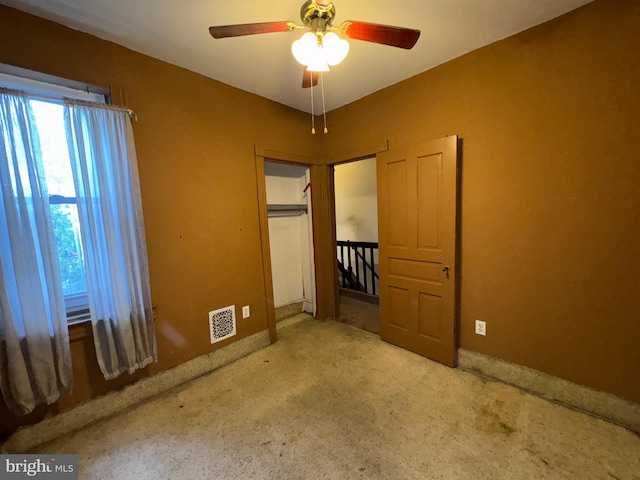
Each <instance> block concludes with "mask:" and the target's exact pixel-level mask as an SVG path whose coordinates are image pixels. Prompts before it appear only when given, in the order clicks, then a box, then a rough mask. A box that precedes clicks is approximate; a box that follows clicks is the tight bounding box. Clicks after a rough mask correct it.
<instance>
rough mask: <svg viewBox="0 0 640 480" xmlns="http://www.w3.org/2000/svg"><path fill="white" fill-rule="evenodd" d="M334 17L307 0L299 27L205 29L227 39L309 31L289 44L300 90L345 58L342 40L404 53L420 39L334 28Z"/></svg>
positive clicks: (386, 29)
mask: <svg viewBox="0 0 640 480" xmlns="http://www.w3.org/2000/svg"><path fill="white" fill-rule="evenodd" d="M335 14H336V9H335V7H334V5H333V3H332V2H330V1H327V0H307V1H306V2H304V4H303V5H302V7H301V9H300V19H301V20H302V25H297V24H295V23H294V22H287V21H285V22H263V23H245V24H240V25H224V26H217V27H209V33H211V36H212V37H213V38H228V37H240V36H244V35H256V34H262V33H276V32H291V31H293V30H297V29H308V30H309V31H308V32H307V33H305V35H303V36H302V38H301V39H300V40H298V41H296V42H294V43H293V45H292V53H293V55H294V57H295V58H296V60H298V62H300V63H302V64H303V65H304V66H305V71H306V72H309V74H305V75H303V80H302V87H303V88H308V87H312V86H315V85H316V84H317V83H318V72H323V71H328V70H329V66H330V65H331V66H333V65H337V64H338V63H340V62H341V61H342V60H343V59H344V57H346V55H347V53H348V51H349V44H348V42H347V41H346V40H344V39H343V38H342V37H345V38H349V39H353V40H363V41H365V42H372V43H378V44H382V45H389V46H391V47H398V48H404V49H407V50H408V49H411V48H413V46H414V45H415V44H416V42H417V41H418V38H419V37H420V30H413V29H410V28H403V27H393V26H389V25H378V24H375V23H366V22H357V21H350V20H349V21H345V22H343V23H342V24H340V26H338V27H334V26H333V19H334V17H335Z"/></svg>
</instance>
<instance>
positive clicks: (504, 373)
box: [458, 349, 640, 433]
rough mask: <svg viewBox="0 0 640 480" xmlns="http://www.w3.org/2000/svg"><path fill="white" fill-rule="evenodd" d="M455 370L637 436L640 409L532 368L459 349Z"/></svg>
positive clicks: (638, 406)
mask: <svg viewBox="0 0 640 480" xmlns="http://www.w3.org/2000/svg"><path fill="white" fill-rule="evenodd" d="M458 367H459V368H460V369H462V370H466V371H469V372H472V373H475V374H479V375H481V376H484V377H488V378H491V379H495V380H498V381H500V382H503V383H507V384H510V385H513V386H515V387H518V388H520V389H522V390H525V391H527V392H530V393H533V394H535V395H538V396H540V397H542V398H545V399H546V400H550V401H552V402H556V403H559V404H561V405H564V406H566V407H569V408H572V409H574V410H579V411H581V412H585V413H588V414H590V415H593V416H596V417H599V418H602V419H603V420H607V421H609V422H611V423H615V424H616V425H620V426H622V427H625V428H628V429H629V430H632V431H634V432H636V433H640V405H638V404H636V403H633V402H630V401H628V400H625V399H623V398H620V397H618V396H616V395H613V394H610V393H605V392H599V391H597V390H592V389H590V388H588V387H584V386H581V385H577V384H575V383H572V382H569V381H567V380H564V379H562V378H558V377H554V376H553V375H548V374H546V373H542V372H539V371H537V370H534V369H532V368H527V367H523V366H521V365H517V364H514V363H510V362H506V361H504V360H500V359H498V358H494V357H490V356H488V355H483V354H481V353H477V352H472V351H469V350H463V349H460V350H459V351H458Z"/></svg>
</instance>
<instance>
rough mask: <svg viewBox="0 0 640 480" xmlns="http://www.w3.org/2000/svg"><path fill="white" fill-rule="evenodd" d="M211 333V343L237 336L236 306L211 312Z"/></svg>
mask: <svg viewBox="0 0 640 480" xmlns="http://www.w3.org/2000/svg"><path fill="white" fill-rule="evenodd" d="M209 333H210V334H211V343H216V342H220V341H222V340H225V339H227V338H229V337H233V336H234V335H235V334H236V306H235V305H231V306H229V307H225V308H220V309H218V310H214V311H213V312H209Z"/></svg>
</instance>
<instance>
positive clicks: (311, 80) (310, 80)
mask: <svg viewBox="0 0 640 480" xmlns="http://www.w3.org/2000/svg"><path fill="white" fill-rule="evenodd" d="M309 83H310V84H311V87H310V88H309V90H311V135H315V134H316V117H315V115H314V114H313V72H311V71H309Z"/></svg>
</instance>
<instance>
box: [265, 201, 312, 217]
mask: <svg viewBox="0 0 640 480" xmlns="http://www.w3.org/2000/svg"><path fill="white" fill-rule="evenodd" d="M307 212H308V208H307V204H306V203H271V204H268V205H267V213H268V215H269V216H270V217H297V216H300V215H304V214H305V213H307Z"/></svg>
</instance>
